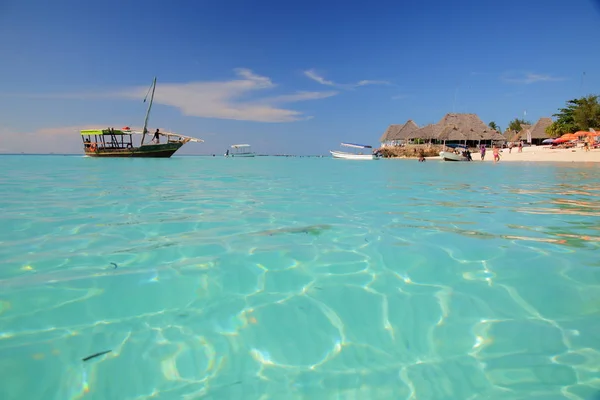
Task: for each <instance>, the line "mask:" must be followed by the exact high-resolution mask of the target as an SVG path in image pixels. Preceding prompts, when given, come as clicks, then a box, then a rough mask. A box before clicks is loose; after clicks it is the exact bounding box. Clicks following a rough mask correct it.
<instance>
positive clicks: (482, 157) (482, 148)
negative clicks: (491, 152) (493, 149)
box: [479, 144, 485, 161]
mask: <svg viewBox="0 0 600 400" xmlns="http://www.w3.org/2000/svg"><path fill="white" fill-rule="evenodd" d="M479 152H480V153H481V161H483V159H484V158H485V144H482V145H481V148H480V149H479Z"/></svg>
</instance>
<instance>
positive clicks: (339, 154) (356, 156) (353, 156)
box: [329, 143, 379, 160]
mask: <svg viewBox="0 0 600 400" xmlns="http://www.w3.org/2000/svg"><path fill="white" fill-rule="evenodd" d="M341 146H342V147H348V148H351V149H356V151H355V152H354V153H351V152H345V151H334V150H330V151H329V152H330V153H331V155H332V156H333V158H343V159H346V160H379V156H378V155H376V154H373V153H372V152H371V151H370V150H369V153H368V154H363V152H361V151H360V150H361V149H362V150H364V149H372V148H373V147H372V146H369V145H365V144H354V143H342V144H341Z"/></svg>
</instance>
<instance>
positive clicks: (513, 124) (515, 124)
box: [508, 118, 531, 132]
mask: <svg viewBox="0 0 600 400" xmlns="http://www.w3.org/2000/svg"><path fill="white" fill-rule="evenodd" d="M521 125H531V122H529V121H525V120H524V119H519V118H515V119H513V120H512V121H510V122H509V123H508V129H510V130H511V131H516V132H521V130H522V129H523V128H522V127H521Z"/></svg>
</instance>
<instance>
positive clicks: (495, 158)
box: [493, 146, 500, 164]
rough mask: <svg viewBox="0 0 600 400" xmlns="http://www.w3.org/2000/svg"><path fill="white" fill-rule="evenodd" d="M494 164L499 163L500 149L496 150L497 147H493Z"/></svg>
mask: <svg viewBox="0 0 600 400" xmlns="http://www.w3.org/2000/svg"><path fill="white" fill-rule="evenodd" d="M493 151H494V164H496V163H497V162H498V161H500V149H499V148H498V146H494V150H493Z"/></svg>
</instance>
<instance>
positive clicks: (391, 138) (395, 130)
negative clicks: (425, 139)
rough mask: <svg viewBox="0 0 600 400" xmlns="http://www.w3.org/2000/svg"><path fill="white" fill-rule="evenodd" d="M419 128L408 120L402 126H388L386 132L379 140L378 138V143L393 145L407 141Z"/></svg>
mask: <svg viewBox="0 0 600 400" xmlns="http://www.w3.org/2000/svg"><path fill="white" fill-rule="evenodd" d="M418 129H419V126H418V125H417V124H416V123H415V121H413V120H412V119H409V120H408V121H406V123H404V124H401V125H400V124H394V125H390V126H388V128H387V129H386V131H385V132H384V133H383V135H382V136H381V138H379V142H380V143H393V142H397V141H401V140H407V139H409V136H411V134H412V133H413V132H414V131H416V130H418Z"/></svg>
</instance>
